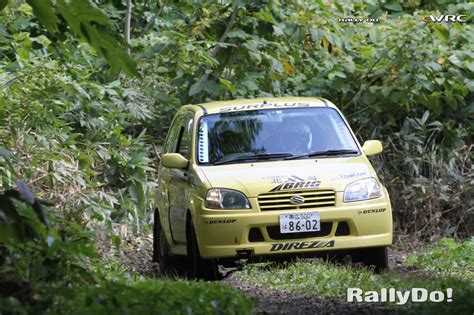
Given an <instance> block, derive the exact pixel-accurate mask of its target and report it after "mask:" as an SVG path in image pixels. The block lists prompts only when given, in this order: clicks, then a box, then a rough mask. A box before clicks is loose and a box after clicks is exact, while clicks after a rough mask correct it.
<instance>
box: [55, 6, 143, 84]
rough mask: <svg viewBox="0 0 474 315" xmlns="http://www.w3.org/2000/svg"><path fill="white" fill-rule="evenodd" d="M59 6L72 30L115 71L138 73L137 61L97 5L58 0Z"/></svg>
mask: <svg viewBox="0 0 474 315" xmlns="http://www.w3.org/2000/svg"><path fill="white" fill-rule="evenodd" d="M57 8H58V10H59V12H60V13H61V15H62V16H63V17H64V19H65V20H66V22H67V23H68V25H69V26H70V27H71V30H72V31H73V32H74V33H75V34H76V35H77V36H79V37H80V38H82V39H84V40H86V41H87V42H88V43H89V44H90V45H91V46H92V47H94V48H95V49H96V50H97V51H98V52H99V53H100V54H101V55H102V56H103V57H104V58H105V59H106V60H107V62H108V63H109V65H110V66H111V68H112V71H113V72H118V70H119V69H122V70H124V71H125V72H126V73H128V74H134V75H136V74H137V71H136V65H135V62H134V61H133V60H132V59H131V58H130V56H128V55H127V54H126V53H125V49H124V47H123V45H121V43H120V41H119V40H117V38H115V37H114V36H112V35H111V34H113V32H112V31H111V28H110V25H109V20H108V18H107V16H106V15H105V13H103V12H102V11H101V10H100V9H99V8H98V7H97V6H95V5H94V4H93V3H91V2H90V1H89V0H87V1H66V0H58V2H57Z"/></svg>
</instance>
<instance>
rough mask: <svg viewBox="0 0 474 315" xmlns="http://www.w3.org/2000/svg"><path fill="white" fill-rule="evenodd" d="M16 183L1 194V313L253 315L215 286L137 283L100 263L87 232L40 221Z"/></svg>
mask: <svg viewBox="0 0 474 315" xmlns="http://www.w3.org/2000/svg"><path fill="white" fill-rule="evenodd" d="M18 184H19V188H20V190H19V191H14V190H10V191H7V192H4V193H3V194H0V312H1V313H3V312H5V313H8V314H12V313H15V314H27V313H43V312H47V313H50V314H64V313H68V314H91V313H93V314H102V313H104V314H105V313H127V314H129V313H133V312H138V313H139V314H142V313H154V312H156V311H159V312H161V313H165V314H182V313H184V312H186V313H190V312H192V313H194V314H251V313H252V309H253V307H254V303H253V302H252V301H250V300H248V299H247V298H246V297H245V296H244V295H243V294H242V293H238V292H237V291H235V290H233V289H231V288H229V287H226V286H222V285H220V284H218V283H203V282H186V281H171V280H165V279H162V280H160V279H155V280H152V279H150V280H140V279H139V278H138V277H137V276H136V275H134V274H132V273H130V272H128V270H127V269H124V268H122V267H121V266H120V265H118V264H117V263H114V262H112V263H109V264H107V265H105V266H104V265H103V263H102V261H101V260H100V257H99V256H98V254H97V253H96V252H95V249H94V244H93V242H92V241H91V240H92V237H93V235H92V234H91V233H90V232H86V231H85V230H84V229H83V228H82V227H81V226H79V225H77V224H75V223H73V222H71V221H67V220H64V219H63V218H61V217H60V216H57V215H56V214H55V213H53V212H49V213H46V214H48V215H47V216H45V212H43V209H42V207H41V205H40V202H39V201H38V200H37V199H36V198H35V197H34V196H33V194H32V193H31V192H30V191H29V190H28V188H27V187H26V186H25V185H24V184H22V183H21V182H18ZM13 199H17V202H14V201H13ZM46 217H47V218H49V219H50V220H52V223H53V225H52V226H50V224H49V223H48V222H49V221H50V220H49V219H45V218H46ZM42 221H43V222H42Z"/></svg>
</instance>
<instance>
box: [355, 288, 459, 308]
mask: <svg viewBox="0 0 474 315" xmlns="http://www.w3.org/2000/svg"><path fill="white" fill-rule="evenodd" d="M409 300H410V301H412V302H415V303H422V302H427V301H430V302H435V303H438V302H444V301H446V302H452V301H453V289H451V288H448V289H446V292H444V291H431V292H429V291H428V290H427V289H424V288H412V289H411V290H408V291H399V290H396V289H394V288H389V289H386V288H382V289H380V292H379V291H366V292H364V290H362V289H360V288H347V302H357V303H359V302H391V303H397V304H398V305H403V304H406V303H407V302H408V301H409Z"/></svg>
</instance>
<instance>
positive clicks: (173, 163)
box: [161, 153, 189, 169]
mask: <svg viewBox="0 0 474 315" xmlns="http://www.w3.org/2000/svg"><path fill="white" fill-rule="evenodd" d="M188 162H189V161H188V159H186V158H185V157H184V156H182V155H181V154H179V153H166V154H163V156H162V157H161V164H163V166H164V167H167V168H179V169H183V168H186V167H187V166H188Z"/></svg>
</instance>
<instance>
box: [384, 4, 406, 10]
mask: <svg viewBox="0 0 474 315" xmlns="http://www.w3.org/2000/svg"><path fill="white" fill-rule="evenodd" d="M384 7H385V9H387V10H390V11H403V7H402V6H401V5H400V4H399V3H396V2H392V3H386V4H384Z"/></svg>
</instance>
